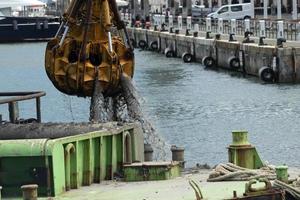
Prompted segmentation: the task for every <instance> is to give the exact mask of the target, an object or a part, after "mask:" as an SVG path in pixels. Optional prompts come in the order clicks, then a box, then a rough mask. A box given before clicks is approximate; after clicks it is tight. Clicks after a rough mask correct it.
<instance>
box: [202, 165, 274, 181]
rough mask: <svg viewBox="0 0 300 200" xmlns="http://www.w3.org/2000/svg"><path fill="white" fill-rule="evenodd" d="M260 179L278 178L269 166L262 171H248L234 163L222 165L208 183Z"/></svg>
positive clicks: (216, 169)
mask: <svg viewBox="0 0 300 200" xmlns="http://www.w3.org/2000/svg"><path fill="white" fill-rule="evenodd" d="M258 178H267V179H269V180H274V179H275V178H276V173H275V169H274V168H272V167H269V166H266V167H262V168H261V169H247V168H243V167H239V166H237V165H234V164H232V163H226V164H222V163H221V164H219V165H217V166H216V167H215V169H214V170H213V172H211V173H210V174H209V178H208V179H207V181H208V182H216V181H249V180H251V179H258Z"/></svg>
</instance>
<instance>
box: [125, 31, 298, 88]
mask: <svg viewBox="0 0 300 200" xmlns="http://www.w3.org/2000/svg"><path fill="white" fill-rule="evenodd" d="M128 32H129V37H130V38H131V39H133V40H134V41H135V43H136V44H137V46H138V43H139V42H140V41H142V40H143V41H145V42H146V44H147V48H145V49H148V50H152V51H155V52H158V53H162V54H164V53H166V52H165V51H166V50H165V49H167V48H168V49H169V50H172V51H173V53H174V57H179V58H180V57H182V55H183V54H184V53H189V54H191V55H192V56H193V62H200V63H201V62H202V60H203V58H204V57H207V56H210V57H212V58H213V59H214V60H215V66H214V67H216V68H223V69H228V70H235V71H240V72H243V73H244V74H248V75H253V76H257V77H261V76H268V73H267V75H266V74H262V71H263V69H262V68H268V69H269V71H271V72H272V73H273V76H274V79H272V81H266V80H264V79H263V78H261V79H262V80H263V81H265V82H278V83H295V82H300V47H297V46H298V45H289V44H288V43H286V44H284V46H283V47H282V48H279V47H278V46H276V45H275V43H276V40H265V41H267V42H265V43H267V45H258V42H257V41H258V38H251V39H253V40H254V41H255V43H243V42H242V40H243V37H235V39H236V41H229V40H228V38H229V37H228V35H221V39H219V40H216V39H214V38H215V37H214V36H212V37H211V39H206V38H205V37H204V35H205V32H204V33H203V32H199V34H198V35H199V37H194V36H192V34H190V35H188V36H186V35H185V34H175V33H169V32H160V31H154V30H150V29H141V28H128ZM153 42H156V44H157V48H156V49H151V44H152V43H153ZM294 43H298V42H296V41H294ZM232 58H236V59H237V60H238V63H239V67H237V68H233V67H232V65H230V60H231V59H232Z"/></svg>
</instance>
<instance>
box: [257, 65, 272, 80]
mask: <svg viewBox="0 0 300 200" xmlns="http://www.w3.org/2000/svg"><path fill="white" fill-rule="evenodd" d="M258 74H259V77H260V79H261V80H262V81H264V82H266V83H272V82H273V81H274V79H275V73H274V71H273V69H272V68H270V67H262V68H260V69H259V71H258Z"/></svg>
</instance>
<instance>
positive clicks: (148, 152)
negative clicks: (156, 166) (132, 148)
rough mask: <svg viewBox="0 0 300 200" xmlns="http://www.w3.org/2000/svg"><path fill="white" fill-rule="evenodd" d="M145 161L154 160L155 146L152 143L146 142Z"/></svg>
mask: <svg viewBox="0 0 300 200" xmlns="http://www.w3.org/2000/svg"><path fill="white" fill-rule="evenodd" d="M144 161H145V162H150V161H153V148H152V146H151V144H144Z"/></svg>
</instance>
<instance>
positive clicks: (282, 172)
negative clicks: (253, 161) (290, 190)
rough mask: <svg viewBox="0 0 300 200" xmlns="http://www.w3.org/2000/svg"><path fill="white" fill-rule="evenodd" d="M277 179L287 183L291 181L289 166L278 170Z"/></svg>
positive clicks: (279, 167) (283, 166) (280, 167)
mask: <svg viewBox="0 0 300 200" xmlns="http://www.w3.org/2000/svg"><path fill="white" fill-rule="evenodd" d="M275 169H276V179H277V180H279V181H282V182H285V183H288V181H289V174H288V166H286V165H282V166H277V167H276V168H275Z"/></svg>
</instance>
